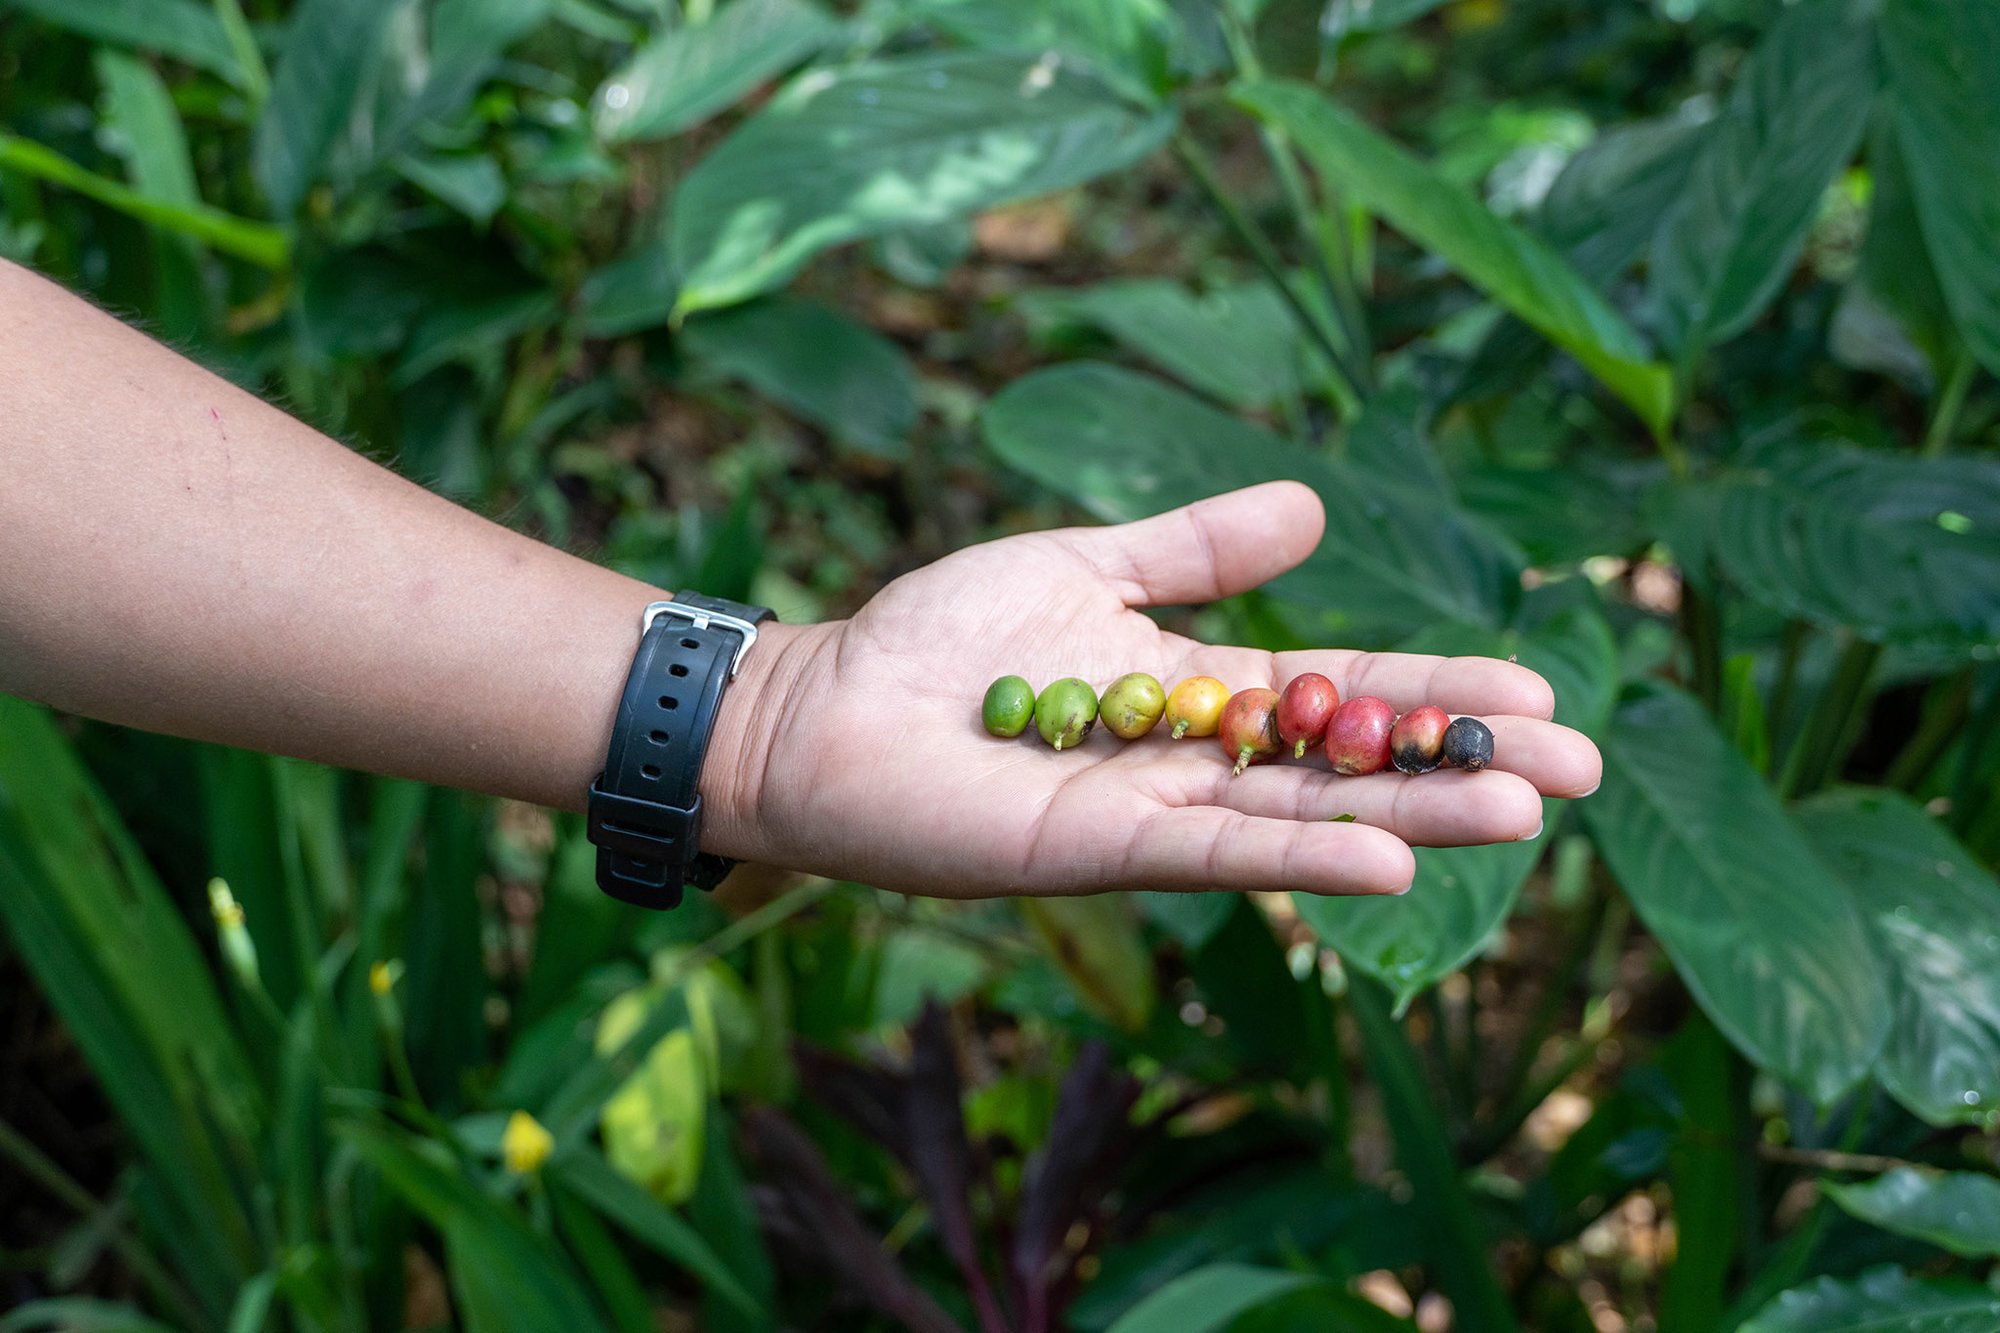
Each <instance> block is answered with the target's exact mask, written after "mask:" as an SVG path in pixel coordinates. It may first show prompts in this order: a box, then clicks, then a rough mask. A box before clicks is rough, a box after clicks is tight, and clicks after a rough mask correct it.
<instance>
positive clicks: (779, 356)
mask: <svg viewBox="0 0 2000 1333" xmlns="http://www.w3.org/2000/svg"><path fill="white" fill-rule="evenodd" d="M682 337H683V341H684V343H685V346H686V347H687V349H688V351H689V352H690V353H691V354H692V355H693V356H694V357H695V358H697V359H698V360H699V361H700V362H702V363H703V364H705V365H707V366H708V367H710V368H712V369H714V370H716V371H718V372H720V373H721V374H724V375H727V376H729V377H730V378H732V379H739V380H742V381H743V382H744V383H746V384H748V385H750V386H751V387H752V388H754V389H756V390H757V391H758V392H759V393H762V394H764V395H765V396H766V397H768V398H771V399H772V400H774V401H776V402H778V403H780V404H782V405H783V406H785V407H787V408H789V409H791V410H792V411H794V412H796V413H798V414H799V415H800V416H802V417H804V418H805V419H806V420H808V421H811V422H813V423H814V424H816V425H819V426H823V427H825V428H826V430H827V431H828V432H830V433H831V434H832V435H834V436H835V437H836V438H838V439H841V440H844V441H846V442H848V443H850V444H855V445H859V446H860V447H861V448H863V449H867V450H869V451H871V452H873V453H878V454H883V455H887V456H890V457H902V456H904V455H905V454H907V453H908V450H909V443H908V436H909V433H910V427H911V426H912V425H914V424H915V423H916V419H917V375H916V371H915V370H914V369H913V368H912V367H911V365H910V359H909V358H908V357H907V356H905V355H904V354H903V350H902V348H900V347H898V346H896V344H894V343H892V342H890V341H889V340H888V339H887V338H884V337H883V336H882V335H881V334H879V333H876V332H875V331H874V330H873V329H870V328H868V327H867V326H865V325H862V324H858V323H856V322H855V321H854V320H852V319H850V318H848V317H847V316H846V315H844V314H842V313H841V312H840V311H838V310H835V309H834V308H832V307H831V306H826V305H822V304H820V303H819V302H817V301H808V300H805V299H803V298H800V297H793V296H782V295H781V296H774V297H771V298H769V299H768V300H763V301H753V302H751V303H749V304H747V305H741V306H737V307H735V308H733V309H730V310H718V311H715V312H713V313H710V314H705V315H700V316H698V317H696V318H694V319H691V320H689V321H688V322H687V325H686V327H685V328H684V329H683V330H682Z"/></svg>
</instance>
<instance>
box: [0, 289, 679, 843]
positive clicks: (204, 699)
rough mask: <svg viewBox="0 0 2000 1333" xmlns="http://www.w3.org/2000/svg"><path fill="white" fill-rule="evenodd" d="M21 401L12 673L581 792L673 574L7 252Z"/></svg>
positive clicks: (279, 739)
mask: <svg viewBox="0 0 2000 1333" xmlns="http://www.w3.org/2000/svg"><path fill="white" fill-rule="evenodd" d="M0 413H4V415H0V476H4V485H0V690H5V691H7V692H9V693H16V694H21V695H24V696H27V697H29V698H34V699H39V700H42V701H44V702H47V703H50V704H53V705H55V706H57V707H59V708H62V709H65V710H69V711H73V712H77V713H80V714H84V715H86V716H90V717H96V718H102V719H105V720H108V721H113V722H120V723H125V724H128V725H132V726H137V727H143V728H146V729H149V730H154V731H162V732H168V733H171V734H175V735H181V736H191V737H198V738H201V739H205V740H213V741H220V742H224V743H227V744H232V745H241V746H246V747H250V748H254V749H260V750H268V751H273V752H276V753H281V754H292V755H300V756H304V757H308V758H313V759H318V760H322V761H325V762H328V763H334V764H341V765H346V766H350V767H355V768H362V769H368V770H371V771H375V772H382V773H394V774H400V775H405V776H410V777H416V778H421V779H424V780H426V781H431V782H437V783H443V784H448V785H453V786H460V787H467V788H471V789H475V790H481V791H488V792H494V793H498V794H503V795H509V796H515V797H520V798H522V799H526V800H532V801H537V802H541V803H544V804H549V805H556V806H567V807H572V808H575V807H578V806H580V804H581V801H582V797H583V793H584V790H585V787H586V785H587V784H588V782H589V781H590V779H591V777H592V776H593V775H594V774H595V773H596V772H597V770H598V768H599V766H600V765H601V764H602V761H603V757H604V750H605V744H606V740H607V737H608V734H609V730H610V725H611V719H612V715H613V712H614V710H615V707H616V703H617V697H618V691H619V689H620V686H621V685H622V683H623V679H624V674H625V671H626V669H627V667H628V666H629V665H630V662H631V657H632V650H633V648H634V646H635V644H636V641H637V633H638V625H639V614H640V611H641V610H642V608H643V607H644V606H645V605H646V603H647V602H648V601H651V600H657V599H658V597H659V596H660V594H659V593H658V592H657V591H656V590H654V589H651V588H649V587H647V586H646V585H645V584H642V583H639V582H636V581H634V580H632V579H628V578H625V577H623V576H621V575H618V574H615V573H613V572H611V571H609V570H606V569H603V568H600V567H598V566H596V565H592V564H590V563H589V562H587V561H583V560H579V559H576V558H574V557H572V556H569V555H566V554H564V553H562V552H560V551H556V550H554V549H551V548H549V547H547V546H543V545H541V544H539V543H537V542H534V541H532V540H530V539H528V538H526V537H523V536H521V535H519V534H517V533H514V532H510V531H508V530H507V529H505V528H502V527H500V526H498V525H496V524H493V523H489V522H487V521H486V520H484V519H482V518H479V517H477V516H476V515H473V514H471V513H468V512H466V511H465V510H463V509H460V508H458V507H457V506H455V505H452V504H450V503H449V502H447V501H445V500H442V499H440V498H438V497H437V496H435V495H432V494H431V493H430V492H428V491H426V490H424V489H423V488H422V487H419V486H416V485H413V484H411V483H410V482H408V481H405V480H403V479H402V478H400V477H397V476H396V475H394V474H393V473H391V472H388V471H387V470H385V469H383V468H380V467H377V466H376V465H375V464H373V463H371V462H369V461H367V460H366V459H364V458H362V457H360V456H359V455H357V454H355V453H354V452H352V451H351V450H349V449H347V448H344V447H342V446H341V445H339V444H337V443H335V442H334V441H332V440H329V439H327V438H326V437H325V436H323V435H320V434H319V433H317V432H316V431H313V430H311V429H310V428H308V427H306V426H304V425H301V424H300V423H298V422H297V421H294V420H292V419H291V418H289V417H287V416H285V415H284V414H283V413H281V412H279V411H277V410H276V409H274V408H272V407H270V406H268V405H266V404H264V403H262V402H260V401H258V400H257V399H255V398H253V397H251V396H250V395H248V394H245V393H243V392H242V391H241V390H239V389H236V388H235V387H233V386H231V385H230V384H228V383H226V382H225V381H223V380H221V379H219V378H217V377H216V376H214V375H211V374H209V373H208V372H206V371H204V370H202V369H201V368H199V367H197V366H195V365H193V364H192V363H190V362H188V361H187V360H185V359H183V358H181V357H179V356H177V355H175V354H174V353H173V352H171V351H169V350H168V349H166V348H164V347H162V346H160V345H158V344H157V343H154V342H151V341H150V340H148V339H146V338H145V337H143V336H142V335H140V334H138V333H136V332H134V331H133V330H131V329H129V328H127V327H125V326H124V325H122V324H120V323H118V322H117V321H116V320H114V319H112V318H110V317H109V316H107V315H105V314H103V313H102V312H100V311H97V310H95V309H93V308H92V307H90V306H89V305H87V304H86V303H84V302H82V301H80V300H78V299H76V298H74V297H72V296H70V295H69V294H67V293H66V292H63V291H62V290H61V289H60V288H58V287H56V286H54V285H53V284H50V283H47V282H45V281H43V280H41V279H40V278H37V277H35V276H33V275H32V274H29V273H27V272H26V271H24V270H22V269H19V268H17V267H14V266H11V265H7V264H5V263H0ZM712 766H713V761H712ZM705 785H706V784H705Z"/></svg>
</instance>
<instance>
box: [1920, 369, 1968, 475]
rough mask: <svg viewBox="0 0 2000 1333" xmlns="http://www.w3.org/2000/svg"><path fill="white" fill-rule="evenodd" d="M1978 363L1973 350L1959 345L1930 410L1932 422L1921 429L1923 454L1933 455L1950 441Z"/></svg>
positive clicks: (1941, 450) (1926, 456)
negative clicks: (1956, 354) (1933, 407)
mask: <svg viewBox="0 0 2000 1333" xmlns="http://www.w3.org/2000/svg"><path fill="white" fill-rule="evenodd" d="M1978 368H1979V363H1978V362H1976V361H1974V360H1973V359H1972V353H1971V352H1969V351H1967V350H1966V349H1965V348H1963V347H1961V348H1959V349H1958V359H1957V360H1956V361H1954V362H1952V366H1951V374H1950V375H1949V376H1947V377H1946V379H1945V382H1944V390H1943V392H1941V393H1940V394H1939V395H1938V401H1937V410H1936V411H1934V412H1932V413H1931V424H1930V427H1929V429H1927V430H1926V431H1925V432H1924V444H1923V456H1924V457H1925V458H1936V457H1938V456H1940V455H1941V454H1943V453H1944V451H1945V449H1946V448H1948V447H1949V446H1950V444H1951V437H1952V436H1954V435H1956V434H1957V433H1958V419H1959V416H1960V415H1961V414H1962V413H1963V412H1964V411H1965V394H1966V391H1967V390H1968V389H1970V388H1971V387H1972V376H1973V372H1974V371H1975V370H1977V369H1978Z"/></svg>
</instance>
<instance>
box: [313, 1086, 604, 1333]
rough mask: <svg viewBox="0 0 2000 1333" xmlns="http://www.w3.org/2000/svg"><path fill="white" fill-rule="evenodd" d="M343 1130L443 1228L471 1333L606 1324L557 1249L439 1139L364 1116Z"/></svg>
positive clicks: (459, 1301)
mask: <svg viewBox="0 0 2000 1333" xmlns="http://www.w3.org/2000/svg"><path fill="white" fill-rule="evenodd" d="M339 1134H340V1137H341V1138H342V1139H344V1140H345V1141H346V1142H348V1143H349V1144H351V1145H353V1147H354V1149H355V1151H357V1152H358V1153H360V1154H361V1157H362V1158H363V1160H365V1161H366V1162H367V1163H368V1164H369V1165H370V1166H373V1167H374V1168H375V1169H376V1170H377V1171H379V1172H380V1173H381V1174H382V1178H383V1180H384V1181H386V1182H387V1183H388V1185H389V1187H390V1188H391V1189H393V1190H395V1191H396V1193H398V1194H400V1195H401V1196H402V1197H403V1199H404V1200H405V1201H406V1202H407V1203H408V1204H409V1205H410V1207H412V1208H414V1209H415V1210H416V1211H417V1212H419V1213H421V1214H422V1215H423V1216H424V1219H425V1220H426V1221H428V1222H429V1223H430V1224H431V1225H432V1226H434V1227H436V1228H437V1229H438V1231H439V1232H440V1233H441V1234H442V1235H443V1236H444V1242H445V1261H446V1265H447V1267H448V1268H449V1269H450V1272H451V1281H452V1286H453V1288H454V1289H455V1295H456V1298H457V1299H456V1300H455V1302H454V1304H455V1306H456V1309H457V1313H458V1314H459V1316H460V1317H461V1318H463V1319H464V1320H465V1325H466V1327H467V1328H468V1329H470V1330H472V1333H504V1330H508V1329H520V1328H564V1329H572V1328H574V1329H584V1328H598V1327H601V1326H602V1325H603V1319H602V1316H601V1315H599V1313H598V1311H597V1308H596V1306H595V1305H594V1304H593V1302H592V1301H591V1299H590V1296H589V1294H588V1293H587V1292H586V1291H585V1289H584V1287H583V1284H582V1283H581V1282H580V1281H579V1280H578V1278H577V1276H576V1274H575V1273H574V1272H573V1271H572V1270H571V1269H570V1268H569V1266H568V1265H567V1264H566V1263H565V1262H564V1261H563V1260H562V1259H561V1258H560V1257H559V1256H558V1253H557V1251H556V1250H554V1248H553V1247H551V1246H550V1245H549V1244H548V1243H547V1241H545V1240H544V1239H543V1238H542V1237H540V1236H538V1235H536V1234H535V1233H534V1232H533V1231H530V1230H529V1229H528V1227H527V1224H526V1223H524V1222H523V1221H522V1220H521V1218H520V1217H519V1215H517V1214H516V1213H515V1212H514V1210H513V1209H512V1208H511V1207H509V1206H508V1205H507V1204H505V1203H503V1202H502V1201H501V1200H499V1199H497V1198H494V1197H492V1196H491V1195H488V1194H486V1193H484V1192H483V1191H482V1190H480V1189H479V1187H478V1186H477V1185H475V1184H474V1183H473V1182H472V1181H471V1180H470V1179H468V1178H467V1177H466V1176H465V1175H464V1174H463V1173H462V1170H461V1168H460V1167H459V1166H458V1165H457V1164H455V1163H452V1162H451V1161H450V1160H449V1159H446V1158H443V1157H442V1155H441V1154H439V1153H437V1152H434V1151H433V1149H434V1147H435V1145H432V1144H427V1143H423V1142H422V1141H420V1140H412V1139H409V1138H407V1137H406V1136H404V1135H401V1134H398V1133H396V1132H394V1131H392V1130H389V1129H387V1128H382V1127H377V1126H375V1125H371V1124H363V1123H360V1122H349V1123H347V1124H344V1125H342V1126H340V1128H339Z"/></svg>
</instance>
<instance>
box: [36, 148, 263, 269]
mask: <svg viewBox="0 0 2000 1333" xmlns="http://www.w3.org/2000/svg"><path fill="white" fill-rule="evenodd" d="M0 167H9V168H12V169H13V170H15V171H19V172H21V173H23V174H24V175H28V176H32V177H34V178H36V179H38V180H45V181H48V182H50V183H51V184H54V185H60V186H62V187H64V188H65V189H70V190H75V191H76V192H77V193H78V194H81V195H84V196H86V197H87V198H91V199H95V200H96V201H97V202H98V203H100V204H104V205H105V206H107V207H109V208H115V209H117V210H118V211H119V212H121V213H124V214H126V215H127V216H130V217H134V218H137V219H138V220H139V221H141V222H143V223H145V224H146V225H148V226H151V227H158V228H160V229H161V230H163V231H170V232H174V233H177V234H179V235H182V236H188V237H192V238H193V239H195V240H197V241H200V242H201V243H202V244H203V245H207V246H212V247H213V248H215V249H216V250H219V251H221V252H222V253H223V254H227V255H234V256H236V257H237V258H238V259H245V260H248V261H249V262H251V263H253V264H257V265H261V266H262V267H264V268H283V267H284V266H285V263H286V260H287V258H288V256H289V255H290V252H291V245H292V241H291V236H290V234H289V233H288V232H286V231H285V230H284V229H282V228H280V227H274V226H272V225H270V224H269V223H265V222H251V221H249V220H247V219H244V218H239V217H236V216H234V215H232V214H229V213H225V212H223V211H222V210H220V209H217V208H211V207H209V206H208V205H206V204H171V203H167V202H165V201H163V200H160V199H156V198H153V197H151V196H149V195H147V194H144V193H142V192H140V191H138V190H134V189H133V188H131V187H130V186H128V185H125V184H123V183H121V182H119V181H114V180H111V179H110V178H109V177H105V176H100V175H98V174H97V173H96V172H94V171H90V170H87V169H85V168H83V167H80V166H78V165H77V164H76V163H74V162H72V161H70V160H69V159H68V158H66V157H64V156H63V155H62V154H60V153H58V152H56V151H55V150H54V149H51V148H45V147H43V146H42V145H41V144H38V143H35V142H34V141H32V140H29V139H18V138H15V137H14V136H13V135H11V134H6V133H0Z"/></svg>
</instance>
